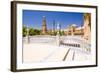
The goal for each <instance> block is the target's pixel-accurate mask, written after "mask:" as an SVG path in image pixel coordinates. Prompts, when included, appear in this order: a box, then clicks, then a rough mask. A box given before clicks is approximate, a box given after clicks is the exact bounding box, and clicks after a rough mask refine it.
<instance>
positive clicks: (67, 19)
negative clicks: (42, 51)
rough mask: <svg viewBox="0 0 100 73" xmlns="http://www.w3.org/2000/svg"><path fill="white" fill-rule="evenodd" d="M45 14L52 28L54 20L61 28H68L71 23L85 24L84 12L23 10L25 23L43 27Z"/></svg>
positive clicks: (34, 26) (38, 27) (30, 25)
mask: <svg viewBox="0 0 100 73" xmlns="http://www.w3.org/2000/svg"><path fill="white" fill-rule="evenodd" d="M43 16H45V17H46V24H47V29H52V24H53V21H55V24H57V23H59V24H60V25H61V29H66V28H67V27H68V26H70V25H71V24H76V25H77V26H82V25H83V13H79V12H78V13H76V12H58V11H57V12H56V11H36V10H23V16H22V20H23V25H25V26H29V27H32V28H35V29H41V28H42V20H43Z"/></svg>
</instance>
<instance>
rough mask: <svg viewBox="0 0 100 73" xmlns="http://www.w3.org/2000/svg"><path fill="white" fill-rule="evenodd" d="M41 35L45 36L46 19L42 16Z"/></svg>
mask: <svg viewBox="0 0 100 73" xmlns="http://www.w3.org/2000/svg"><path fill="white" fill-rule="evenodd" d="M42 34H47V26H46V17H45V16H43V20H42Z"/></svg>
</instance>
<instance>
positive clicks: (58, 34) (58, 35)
mask: <svg viewBox="0 0 100 73" xmlns="http://www.w3.org/2000/svg"><path fill="white" fill-rule="evenodd" d="M59 31H60V24H59V23H57V35H56V36H57V46H60V33H59Z"/></svg>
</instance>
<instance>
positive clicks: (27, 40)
mask: <svg viewBox="0 0 100 73" xmlns="http://www.w3.org/2000/svg"><path fill="white" fill-rule="evenodd" d="M26 29H27V33H26V43H29V27H28V26H27V28H26Z"/></svg>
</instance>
